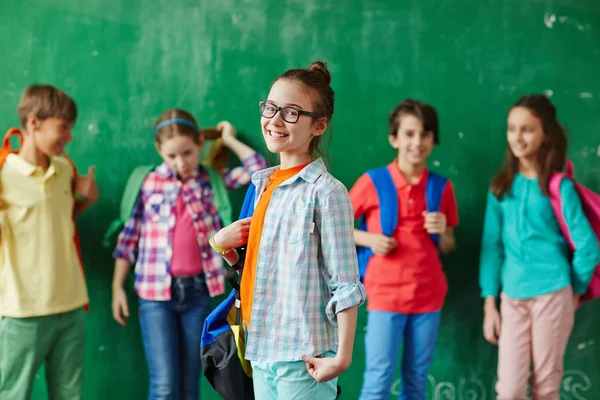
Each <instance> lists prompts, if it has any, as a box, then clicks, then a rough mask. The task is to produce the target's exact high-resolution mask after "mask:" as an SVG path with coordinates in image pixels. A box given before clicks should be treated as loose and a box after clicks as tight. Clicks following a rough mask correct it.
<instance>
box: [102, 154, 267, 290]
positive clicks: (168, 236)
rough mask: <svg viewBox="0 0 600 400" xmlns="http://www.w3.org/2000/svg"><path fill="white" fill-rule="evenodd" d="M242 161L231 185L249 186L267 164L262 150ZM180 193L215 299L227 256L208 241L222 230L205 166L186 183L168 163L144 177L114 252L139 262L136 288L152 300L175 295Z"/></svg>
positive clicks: (228, 177)
mask: <svg viewBox="0 0 600 400" xmlns="http://www.w3.org/2000/svg"><path fill="white" fill-rule="evenodd" d="M242 164H243V166H241V167H237V168H234V169H231V170H226V171H225V172H224V179H225V184H226V186H227V188H228V189H235V188H239V187H241V186H243V185H246V184H248V183H249V182H250V177H251V176H252V174H253V173H254V172H255V171H258V170H260V169H263V168H266V167H267V162H266V160H265V159H264V157H262V156H261V155H260V154H259V153H254V154H253V155H251V156H248V157H247V158H245V159H244V160H242ZM180 192H181V196H182V197H183V201H184V203H185V205H186V207H187V211H188V213H189V214H190V217H191V218H192V221H193V224H194V228H195V230H196V236H197V238H198V245H199V247H200V253H201V257H202V260H203V261H204V263H203V265H202V270H203V272H204V276H205V278H206V285H207V286H208V291H209V293H210V295H211V296H213V297H214V296H217V295H219V294H222V293H223V292H224V291H225V279H224V276H223V260H222V259H221V257H220V256H219V255H218V254H216V253H215V252H213V251H212V250H211V248H210V245H209V244H208V239H209V238H210V237H211V236H213V235H214V234H215V233H216V232H217V231H218V230H219V229H221V221H220V219H219V214H218V210H217V208H216V206H215V204H214V200H213V194H212V189H211V186H210V181H209V178H208V173H207V172H206V171H205V170H204V169H203V168H202V167H199V168H198V169H197V170H196V171H195V172H194V174H193V176H192V177H191V178H190V179H186V180H185V181H180V180H179V179H177V176H176V174H175V173H174V172H173V170H171V169H170V168H169V167H168V166H167V164H165V163H162V164H161V165H159V166H158V167H156V169H155V170H154V171H152V172H151V173H150V174H148V176H147V177H146V179H145V180H144V183H143V184H142V189H141V191H140V195H139V197H138V200H137V203H136V205H135V207H134V209H133V212H132V215H131V218H130V219H129V220H128V221H127V222H126V223H125V226H124V228H123V231H122V232H121V234H120V235H119V239H118V242H117V247H116V249H115V251H114V254H113V255H114V257H115V258H123V259H126V260H128V261H129V262H130V263H132V264H135V288H136V290H137V293H138V295H139V296H140V297H141V298H143V299H146V300H170V299H171V275H170V273H169V270H170V263H171V259H172V257H173V250H172V249H173V227H174V225H175V205H176V202H177V197H178V196H179V193H180Z"/></svg>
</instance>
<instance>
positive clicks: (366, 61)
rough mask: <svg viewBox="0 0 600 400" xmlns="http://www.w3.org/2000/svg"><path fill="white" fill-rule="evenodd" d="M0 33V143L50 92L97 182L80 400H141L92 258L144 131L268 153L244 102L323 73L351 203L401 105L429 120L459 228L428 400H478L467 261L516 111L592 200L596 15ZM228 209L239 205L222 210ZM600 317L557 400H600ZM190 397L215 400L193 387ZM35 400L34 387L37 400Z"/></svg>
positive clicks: (580, 334)
mask: <svg viewBox="0 0 600 400" xmlns="http://www.w3.org/2000/svg"><path fill="white" fill-rule="evenodd" d="M0 16H1V17H2V22H1V23H0V37H1V38H2V40H0V54H1V55H2V61H1V63H0V121H2V126H3V127H4V128H8V127H10V126H14V125H17V124H18V119H17V116H16V106H17V103H18V99H19V95H20V93H21V91H22V90H23V89H24V88H25V87H26V86H27V85H28V84H30V83H32V82H48V83H52V84H55V85H57V86H59V87H61V88H63V89H64V90H65V91H67V92H68V93H70V94H71V95H72V96H73V97H74V98H75V99H76V101H77V104H78V106H79V110H80V114H79V115H80V117H79V119H78V121H77V124H76V126H75V129H74V135H75V140H74V142H73V143H72V144H70V145H69V147H68V151H69V152H70V154H71V155H72V156H73V158H74V159H75V160H76V162H77V163H78V165H79V167H80V169H81V170H83V171H85V170H87V167H88V166H89V165H96V166H97V176H98V179H99V185H100V189H101V192H102V199H101V201H100V202H99V203H98V204H97V205H96V206H94V207H93V208H92V209H90V210H89V212H88V213H87V214H86V215H85V216H84V217H82V219H81V220H80V221H79V225H80V228H81V234H82V245H83V250H84V258H85V264H86V270H87V275H88V277H89V290H90V296H91V306H92V311H91V313H90V314H89V315H88V317H87V327H86V331H87V343H86V361H85V384H84V386H85V387H84V391H85V393H84V398H85V399H90V400H94V399H99V400H100V399H114V400H118V399H128V400H129V399H143V398H144V397H145V393H146V384H147V372H146V366H145V359H144V354H143V350H142V346H141V340H140V333H139V326H138V322H137V321H136V312H135V310H134V312H133V317H131V318H130V321H129V325H128V326H127V327H125V328H123V327H120V326H119V325H117V324H116V323H115V322H114V321H113V320H112V317H111V312H110V301H111V286H110V282H111V274H112V264H113V261H112V259H111V255H110V251H109V250H105V249H102V248H101V247H100V243H101V238H102V234H103V232H104V230H105V228H106V227H107V224H108V222H109V221H110V220H112V219H113V217H114V216H116V215H117V212H118V203H119V200H120V198H119V196H120V194H121V193H122V191H123V188H124V185H125V181H126V179H127V177H128V174H129V173H130V171H132V170H133V168H134V167H135V166H136V165H138V164H140V163H144V164H147V163H149V162H154V161H157V160H158V156H157V155H156V153H155V150H154V145H153V142H152V134H151V130H150V127H151V125H152V123H153V122H154V121H155V119H156V118H157V116H158V115H159V114H160V112H161V111H163V110H164V109H166V108H170V107H175V106H177V107H182V108H185V109H188V110H190V111H191V112H192V113H194V114H195V115H196V117H197V118H198V120H199V122H200V124H201V125H202V126H204V127H206V126H214V125H215V124H216V123H217V122H219V121H220V120H222V119H229V120H230V121H232V122H233V123H234V124H235V125H236V126H237V127H238V128H239V130H240V131H241V132H242V133H241V137H242V138H243V140H244V141H246V142H247V143H250V144H251V145H253V146H255V147H256V148H258V149H260V150H261V151H265V150H264V146H263V144H262V138H261V136H260V134H259V133H258V132H259V118H260V117H259V114H258V102H259V101H260V100H262V99H263V98H264V97H265V96H266V94H267V93H268V90H269V88H270V84H271V82H272V81H273V79H274V78H275V77H276V76H277V75H278V74H279V73H281V72H282V71H284V70H285V69H287V68H290V67H302V66H308V65H309V64H310V62H311V61H312V60H314V59H316V58H322V59H324V60H326V61H327V62H328V63H329V67H330V69H331V73H332V76H333V82H332V85H333V87H334V89H335V91H336V98H337V102H336V111H335V115H334V121H333V141H332V143H331V147H330V151H329V154H330V159H331V163H330V165H331V171H332V172H333V174H334V175H335V176H336V177H338V178H339V179H340V180H341V181H343V182H344V183H345V184H346V185H347V186H348V187H350V186H351V185H352V184H353V183H354V181H355V180H356V179H357V178H358V176H359V175H360V174H361V173H362V172H363V171H364V170H365V169H367V168H372V167H375V166H378V165H381V164H383V163H387V162H388V161H389V160H391V158H392V157H393V152H392V150H391V149H390V148H389V146H388V144H387V138H386V134H387V114H388V112H389V111H390V110H391V108H392V107H393V106H394V105H396V104H397V103H398V102H399V101H401V100H402V99H404V98H406V97H409V96H410V97H416V98H420V99H423V100H425V101H428V102H431V103H432V104H434V105H435V106H436V107H437V108H438V111H439V114H440V121H441V122H440V123H441V145H440V146H439V147H437V148H436V149H435V150H434V152H433V155H432V157H431V164H430V167H431V168H432V169H433V170H435V171H439V172H441V173H443V174H445V175H447V176H449V177H450V178H451V179H452V180H453V181H454V183H455V188H456V192H457V196H458V203H459V209H460V219H461V225H460V227H459V228H458V231H457V235H458V250H457V251H456V252H455V253H454V254H453V255H451V256H450V257H448V258H446V259H445V260H444V265H445V270H446V271H447V275H448V280H449V285H450V292H449V294H448V299H447V302H446V305H445V308H444V312H443V317H442V325H441V331H440V337H439V341H438V346H437V353H436V355H435V360H434V364H433V366H432V368H431V376H430V394H429V396H430V398H431V399H435V400H439V399H461V400H462V399H471V400H475V399H477V400H482V399H491V398H493V383H494V379H495V364H496V359H497V357H496V349H495V348H494V347H492V346H491V345H489V344H487V343H486V342H485V341H484V340H483V337H482V334H481V324H482V302H481V301H480V300H479V288H478V283H477V275H478V254H479V245H480V236H481V229H482V219H483V212H484V203H485V194H486V186H487V182H488V180H489V178H490V177H491V176H492V174H493V173H494V171H495V170H496V169H497V168H498V166H499V164H500V161H501V158H502V154H503V151H504V147H505V133H504V132H505V115H506V111H507V108H508V107H509V105H510V104H511V103H512V102H513V101H515V100H516V99H517V97H518V96H520V95H521V94H525V93H530V92H542V91H543V92H546V93H548V94H549V95H551V96H552V100H553V102H554V103H555V104H556V105H557V107H558V111H559V116H560V119H561V120H562V122H563V123H564V124H565V125H566V127H568V129H569V138H570V145H569V156H570V157H571V158H572V159H573V161H574V163H575V166H576V168H577V177H578V178H579V179H580V180H581V182H582V183H584V184H586V185H588V186H590V187H591V188H593V189H595V190H596V191H600V134H599V133H598V130H599V128H600V75H599V74H598V71H600V2H598V0H579V1H567V0H529V1H515V0H479V1H473V0H438V1H432V0H421V1H398V0H345V1H341V0H336V1H334V0H302V1H297V0H288V1H285V2H281V1H275V0H260V1H248V0H237V1H234V0H219V1H213V0H179V1H167V0H154V1H139V0H86V1H75V0H2V1H1V2H0ZM240 199H241V192H236V193H235V194H234V204H235V205H236V206H237V207H239V205H240ZM134 299H135V298H134V294H133V291H130V302H131V303H132V304H134V303H135V300H134ZM598 316H600V301H597V302H595V303H591V304H586V305H585V306H584V307H583V308H582V309H581V310H580V311H579V312H578V314H577V322H576V327H575V330H574V332H573V334H572V337H571V340H570V343H569V346H568V349H567V355H566V361H565V363H566V370H567V373H566V376H565V379H564V381H563V382H564V384H563V386H562V389H561V390H562V395H563V398H565V399H573V400H582V399H587V400H592V399H599V398H600V357H598V355H599V354H600V334H599V333H598V332H600V318H599V317H598ZM365 317H366V315H365V312H364V309H362V310H361V314H360V326H359V330H358V336H357V342H356V350H355V359H354V364H353V365H352V368H351V369H350V371H348V372H347V373H346V374H344V375H343V376H342V378H341V380H340V384H341V386H342V387H343V390H344V394H343V396H342V398H343V399H356V398H357V397H358V392H359V390H360V386H361V381H362V370H363V366H364V353H363V349H364V346H363V342H362V341H363V337H364V329H363V327H364V323H365V321H366V318H365ZM394 391H395V392H396V393H397V391H398V386H397V384H396V385H395V386H394ZM202 392H203V397H202V398H203V399H215V398H216V396H215V395H214V394H212V392H211V390H210V387H208V385H206V384H205V385H204V388H203V389H202ZM44 398H46V397H45V389H44V385H43V372H40V375H39V376H38V380H37V382H36V384H35V388H34V399H44Z"/></svg>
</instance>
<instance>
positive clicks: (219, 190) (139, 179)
mask: <svg viewBox="0 0 600 400" xmlns="http://www.w3.org/2000/svg"><path fill="white" fill-rule="evenodd" d="M200 165H202V167H203V168H204V170H206V172H207V173H208V178H209V181H210V186H211V188H212V191H213V198H214V200H215V204H216V206H217V210H219V216H220V217H221V221H222V223H223V226H227V225H229V224H231V223H232V221H233V220H232V209H231V202H230V201H229V195H228V194H227V187H226V186H225V181H224V180H223V176H222V175H221V174H220V173H219V172H218V171H215V170H214V169H213V168H211V167H209V166H207V165H205V164H200ZM154 168H156V165H141V166H138V167H136V168H135V169H134V170H133V172H132V173H131V175H129V179H127V183H126V184H125V190H124V192H123V197H122V198H121V206H120V211H119V216H118V217H117V218H116V219H114V220H113V221H112V222H111V223H110V225H109V227H108V229H107V230H106V233H105V234H104V239H103V241H102V245H103V246H104V247H112V246H113V245H114V243H115V242H116V237H117V236H118V235H119V232H121V230H122V229H123V226H124V225H125V222H127V220H128V219H129V218H130V217H131V214H132V213H133V209H134V207H135V203H136V202H137V199H138V196H139V194H140V190H141V189H142V185H143V183H144V180H145V179H146V177H147V176H148V174H149V173H150V172H152V171H153V170H154Z"/></svg>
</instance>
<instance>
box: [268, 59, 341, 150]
mask: <svg viewBox="0 0 600 400" xmlns="http://www.w3.org/2000/svg"><path fill="white" fill-rule="evenodd" d="M280 79H286V80H289V81H296V82H298V83H299V84H300V85H301V86H302V87H303V88H304V89H305V90H306V91H307V92H308V94H309V95H310V96H311V98H312V103H313V107H314V110H311V111H312V112H314V113H317V114H318V115H319V118H326V119H327V125H328V128H329V129H330V130H331V126H330V123H331V118H332V117H333V105H334V101H335V93H334V91H333V89H332V88H331V85H330V83H331V74H330V73H329V70H328V69H327V64H326V63H324V62H322V61H315V62H313V63H312V64H311V66H310V67H309V68H308V69H304V68H301V69H290V70H288V71H286V72H284V73H283V74H281V75H280V76H279V77H278V78H277V79H276V80H275V82H277V81H278V80H280ZM332 136H333V132H332V133H331V135H330V136H329V141H328V144H327V146H328V147H329V143H331V138H332ZM322 137H323V135H321V136H316V137H314V138H313V140H312V141H311V142H310V145H309V147H308V151H309V153H310V155H311V156H313V157H318V156H324V157H326V153H325V152H323V151H322V150H321V149H320V148H319V144H320V143H321V140H322Z"/></svg>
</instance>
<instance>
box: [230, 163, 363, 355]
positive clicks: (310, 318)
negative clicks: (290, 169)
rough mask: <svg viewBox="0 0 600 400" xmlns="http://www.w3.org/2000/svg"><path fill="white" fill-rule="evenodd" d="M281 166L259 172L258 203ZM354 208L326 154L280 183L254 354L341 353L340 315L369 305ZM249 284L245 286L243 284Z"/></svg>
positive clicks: (259, 283)
mask: <svg viewBox="0 0 600 400" xmlns="http://www.w3.org/2000/svg"><path fill="white" fill-rule="evenodd" d="M274 170H275V168H269V169H266V170H263V171H259V172H257V173H255V174H254V175H253V176H252V182H253V183H254V184H255V185H256V190H257V192H256V194H257V197H256V199H257V201H258V198H259V197H260V195H261V194H262V192H263V191H264V189H265V187H266V185H267V183H268V182H269V176H270V175H271V174H273V172H274ZM353 229H354V212H353V209H352V203H351V202H350V198H349V197H348V191H347V190H346V188H345V187H344V185H342V183H340V182H339V181H337V180H336V179H335V178H333V176H331V174H329V173H328V172H327V169H326V167H325V164H324V163H323V161H322V160H321V159H318V160H316V161H313V162H312V163H311V164H309V165H308V166H306V167H305V168H304V169H303V170H302V171H300V172H299V173H298V174H297V175H295V176H294V177H292V178H290V179H288V180H287V181H285V182H284V183H282V184H281V185H279V186H278V187H276V188H275V190H274V192H273V195H272V198H271V201H270V203H269V207H268V209H267V213H266V215H265V223H264V226H263V232H262V236H261V239H260V247H259V252H258V254H259V256H258V261H257V266H256V279H255V283H254V298H253V302H252V314H251V319H250V327H249V331H248V341H247V343H246V359H248V360H251V361H254V362H275V361H297V360H299V359H300V355H301V354H303V353H305V354H308V355H313V356H315V355H319V354H323V353H325V352H326V351H329V350H333V351H337V342H338V337H337V317H336V315H337V313H339V312H340V311H343V310H345V309H347V308H350V307H354V306H358V305H361V304H362V303H363V302H364V300H365V298H366V294H365V291H364V288H363V286H362V284H361V283H360V278H359V275H358V262H357V259H356V247H355V243H354V233H353ZM242 290H243V288H242Z"/></svg>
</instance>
